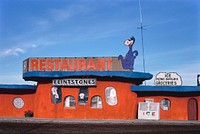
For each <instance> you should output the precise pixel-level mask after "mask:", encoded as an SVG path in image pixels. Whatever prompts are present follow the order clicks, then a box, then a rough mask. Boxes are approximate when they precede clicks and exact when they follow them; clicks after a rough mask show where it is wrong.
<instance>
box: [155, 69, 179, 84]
mask: <svg viewBox="0 0 200 134" xmlns="http://www.w3.org/2000/svg"><path fill="white" fill-rule="evenodd" d="M154 84H155V85H156V86H181V85H182V79H181V76H179V75H178V74H177V73H176V72H169V73H166V72H160V73H158V74H157V75H156V78H155V81H154Z"/></svg>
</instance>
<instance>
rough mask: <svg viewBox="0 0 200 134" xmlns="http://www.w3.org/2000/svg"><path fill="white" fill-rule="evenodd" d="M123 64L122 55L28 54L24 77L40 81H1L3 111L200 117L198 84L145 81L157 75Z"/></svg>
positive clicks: (124, 117)
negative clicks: (135, 69)
mask: <svg viewBox="0 0 200 134" xmlns="http://www.w3.org/2000/svg"><path fill="white" fill-rule="evenodd" d="M122 64H125V63H123V62H122V61H121V60H119V57H82V58H81V57H80V58H77V57H76V58H72V57H70V58H66V57H64V58H28V59H26V60H24V61H23V79H24V80H26V81H35V82H37V85H35V86H34V85H3V84H0V116H1V117H24V116H25V115H26V116H27V113H29V115H28V116H33V117H34V118H65V119H120V120H134V119H155V120H200V109H199V108H200V86H141V84H142V83H143V82H144V81H145V80H150V79H151V78H152V77H153V76H152V75H151V74H150V73H143V72H135V71H132V70H131V69H128V68H125V67H124V66H123V65H122ZM126 66H128V65H126Z"/></svg>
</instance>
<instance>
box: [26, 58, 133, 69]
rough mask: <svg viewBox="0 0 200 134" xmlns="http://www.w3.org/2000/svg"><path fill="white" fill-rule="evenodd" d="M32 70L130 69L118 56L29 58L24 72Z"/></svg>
mask: <svg viewBox="0 0 200 134" xmlns="http://www.w3.org/2000/svg"><path fill="white" fill-rule="evenodd" d="M30 71H130V70H129V69H124V68H123V67H122V63H121V61H120V60H118V57H80V58H78V57H74V58H71V57H70V58H69V57H63V58H28V59H26V60H24V61H23V73H25V72H30Z"/></svg>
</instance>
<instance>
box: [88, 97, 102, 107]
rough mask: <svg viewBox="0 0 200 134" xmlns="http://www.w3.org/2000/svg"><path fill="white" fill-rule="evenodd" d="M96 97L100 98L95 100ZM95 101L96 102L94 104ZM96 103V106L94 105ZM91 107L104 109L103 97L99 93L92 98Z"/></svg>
mask: <svg viewBox="0 0 200 134" xmlns="http://www.w3.org/2000/svg"><path fill="white" fill-rule="evenodd" d="M95 98H98V99H99V101H98V99H97V100H96V101H95V100H94V99H95ZM93 103H94V104H93ZM98 103H101V104H98ZM94 105H96V106H94ZM90 107H91V108H95V109H102V108H103V101H102V97H101V96H99V95H95V96H93V97H92V98H91V103H90Z"/></svg>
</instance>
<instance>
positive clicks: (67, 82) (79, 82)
mask: <svg viewBox="0 0 200 134" xmlns="http://www.w3.org/2000/svg"><path fill="white" fill-rule="evenodd" d="M52 84H53V86H96V79H93V78H87V79H76V78H74V79H54V80H53V81H52Z"/></svg>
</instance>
